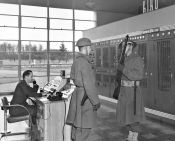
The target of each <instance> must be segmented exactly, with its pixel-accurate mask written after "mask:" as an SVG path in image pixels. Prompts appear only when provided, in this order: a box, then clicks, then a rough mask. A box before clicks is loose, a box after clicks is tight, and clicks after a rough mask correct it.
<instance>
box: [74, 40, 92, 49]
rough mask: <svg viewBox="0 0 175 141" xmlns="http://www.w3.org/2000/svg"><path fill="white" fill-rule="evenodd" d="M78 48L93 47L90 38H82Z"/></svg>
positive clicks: (78, 42) (77, 44)
mask: <svg viewBox="0 0 175 141" xmlns="http://www.w3.org/2000/svg"><path fill="white" fill-rule="evenodd" d="M76 46H78V47H83V46H91V40H90V39H88V38H80V39H79V40H78V41H77V43H76Z"/></svg>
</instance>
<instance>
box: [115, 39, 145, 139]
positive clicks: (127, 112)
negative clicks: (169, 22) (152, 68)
mask: <svg viewBox="0 0 175 141" xmlns="http://www.w3.org/2000/svg"><path fill="white" fill-rule="evenodd" d="M125 54H126V57H125V63H124V66H121V65H118V69H119V70H120V71H122V72H123V75H122V80H121V89H120V94H119V99H118V104H117V121H118V122H120V123H122V124H124V125H126V126H127V128H128V130H129V135H128V138H127V140H128V141H138V138H137V137H138V132H139V123H140V122H142V121H143V120H144V118H145V112H144V104H143V97H142V93H141V89H140V87H139V85H140V83H139V80H142V79H143V77H144V62H143V59H142V58H141V57H140V56H139V55H138V54H137V53H136V43H135V42H133V41H128V42H127V47H126V52H125Z"/></svg>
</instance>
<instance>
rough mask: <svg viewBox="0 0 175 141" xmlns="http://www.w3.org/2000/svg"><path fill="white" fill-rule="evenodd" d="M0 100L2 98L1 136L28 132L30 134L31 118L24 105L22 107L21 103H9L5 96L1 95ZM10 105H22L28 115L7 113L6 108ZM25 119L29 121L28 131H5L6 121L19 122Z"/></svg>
mask: <svg viewBox="0 0 175 141" xmlns="http://www.w3.org/2000/svg"><path fill="white" fill-rule="evenodd" d="M1 100H2V106H1V110H3V111H4V133H1V134H2V136H1V138H3V137H5V136H14V135H24V134H28V135H29V136H30V133H31V122H32V120H31V115H30V113H29V111H28V109H27V108H26V107H24V106H23V105H18V104H16V105H9V102H8V100H7V97H3V98H2V99H1ZM11 107H22V108H24V109H25V110H26V111H27V112H28V115H25V116H15V117H13V116H11V115H10V114H8V110H9V109H10V108H11ZM25 120H28V123H29V129H30V130H29V131H28V132H15V133H11V132H8V131H7V122H8V123H15V122H20V121H25ZM1 138H0V139H1Z"/></svg>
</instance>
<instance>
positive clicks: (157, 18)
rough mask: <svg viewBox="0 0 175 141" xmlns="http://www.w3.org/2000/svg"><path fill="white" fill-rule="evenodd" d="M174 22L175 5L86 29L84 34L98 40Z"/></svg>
mask: <svg viewBox="0 0 175 141" xmlns="http://www.w3.org/2000/svg"><path fill="white" fill-rule="evenodd" d="M174 24H175V5H173V6H170V7H166V8H162V9H159V10H155V11H152V12H149V13H144V14H141V15H138V16H134V17H131V18H128V19H124V20H121V21H117V22H113V23H110V24H107V25H103V26H100V27H97V28H93V29H90V30H86V31H84V32H83V36H84V37H88V38H90V39H91V40H97V39H104V38H110V37H114V36H116V35H121V34H126V33H131V32H136V31H143V30H146V29H150V28H155V27H160V26H164V25H174Z"/></svg>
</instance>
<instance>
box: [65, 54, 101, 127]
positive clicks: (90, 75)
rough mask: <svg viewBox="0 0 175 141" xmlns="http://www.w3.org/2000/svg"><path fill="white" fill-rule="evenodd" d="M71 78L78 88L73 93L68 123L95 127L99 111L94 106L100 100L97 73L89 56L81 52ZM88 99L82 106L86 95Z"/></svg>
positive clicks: (76, 125) (73, 67)
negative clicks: (96, 83)
mask: <svg viewBox="0 0 175 141" xmlns="http://www.w3.org/2000/svg"><path fill="white" fill-rule="evenodd" d="M70 78H71V79H72V80H73V82H74V84H75V85H76V88H75V90H74V92H73V94H72V97H71V101H70V106H69V111H68V115H67V120H66V124H69V125H72V126H74V127H79V128H93V127H94V126H95V125H96V118H97V111H95V110H93V106H94V105H96V104H98V103H99V102H100V100H99V97H98V91H97V88H96V86H95V74H94V70H93V69H92V65H91V64H90V61H89V59H88V57H87V56H85V55H83V54H79V55H78V56H77V57H76V59H75V61H74V63H73V65H72V67H71V74H70ZM85 94H86V95H87V97H88V99H87V100H86V101H85V103H84V105H83V106H81V101H82V99H83V96H84V95H85Z"/></svg>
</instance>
